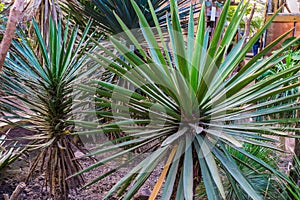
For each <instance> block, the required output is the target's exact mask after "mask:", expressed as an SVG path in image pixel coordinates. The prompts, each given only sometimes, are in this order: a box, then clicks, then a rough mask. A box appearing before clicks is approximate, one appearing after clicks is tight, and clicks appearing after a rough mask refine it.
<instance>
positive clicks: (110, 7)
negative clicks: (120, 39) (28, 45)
mask: <svg viewBox="0 0 300 200" xmlns="http://www.w3.org/2000/svg"><path fill="white" fill-rule="evenodd" d="M135 2H136V3H137V5H138V6H139V8H140V9H141V10H142V12H143V14H144V16H145V17H146V19H147V21H148V23H149V24H150V25H151V26H154V20H153V18H152V16H151V13H150V9H149V6H148V3H147V1H145V0H135ZM151 2H152V5H153V7H154V10H155V14H156V16H157V17H158V21H159V22H160V23H161V24H165V23H166V15H167V13H169V12H170V4H169V1H168V0H152V1H151ZM178 2H179V4H180V5H181V6H182V8H181V10H180V12H181V17H182V18H184V17H185V16H187V15H188V9H187V7H188V6H189V5H190V3H189V2H190V0H189V1H183V0H178ZM64 8H65V9H66V10H70V13H71V15H72V16H74V20H75V21H76V23H77V24H82V25H84V24H85V21H86V20H87V19H92V20H93V21H94V24H95V27H94V28H95V30H97V31H100V32H104V33H110V34H118V33H121V32H123V29H122V27H121V26H120V24H119V23H118V20H117V18H116V17H115V14H117V15H118V16H119V17H120V18H121V19H122V21H123V22H124V23H125V25H126V26H127V27H128V28H129V29H130V30H133V29H137V28H139V27H140V26H139V20H138V16H137V15H136V12H135V11H134V9H133V7H132V5H131V3H130V1H124V0H115V1H111V0H93V1H80V2H78V1H77V2H75V1H68V4H67V6H64ZM99 29H100V30H99Z"/></svg>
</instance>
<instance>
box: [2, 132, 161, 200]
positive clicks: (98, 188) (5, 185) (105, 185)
mask: <svg viewBox="0 0 300 200" xmlns="http://www.w3.org/2000/svg"><path fill="white" fill-rule="evenodd" d="M31 134H32V133H30V132H28V131H27V130H25V129H22V128H16V129H12V130H11V131H10V137H15V136H16V135H17V136H25V135H31ZM24 143H26V141H25V142H23V144H24ZM85 146H86V147H88V148H91V147H93V146H94V145H93V144H85ZM37 153H38V152H32V153H30V155H24V156H23V157H21V158H20V159H19V160H17V161H15V162H14V163H13V164H11V165H10V166H8V167H7V168H5V169H3V170H2V171H0V178H1V179H0V200H3V199H4V197H3V194H9V195H11V194H12V192H13V191H14V190H15V188H16V187H17V185H18V184H19V183H20V182H24V181H25V180H26V178H27V175H28V172H29V168H30V165H31V162H32V161H33V159H34V157H35V156H36V155H37ZM75 155H77V156H78V157H81V156H82V155H83V154H82V153H81V152H79V151H76V152H75ZM105 156H107V155H102V158H103V157H105ZM97 159H98V160H100V159H101V157H97ZM79 162H80V164H81V165H82V167H83V168H85V167H88V166H90V165H91V164H93V163H94V162H95V161H94V160H92V159H90V158H80V159H79ZM117 162H122V161H114V162H110V163H108V164H107V165H104V166H101V167H98V168H96V169H94V170H92V171H89V172H87V173H85V174H84V178H85V182H86V183H89V182H91V181H92V180H94V179H95V178H97V177H98V176H100V175H102V174H104V173H106V172H108V171H109V170H110V169H112V167H115V166H116V165H118V164H119V163H117ZM131 169H132V166H127V167H124V168H121V169H120V170H118V171H117V172H115V173H114V174H112V175H111V176H109V177H107V178H105V179H103V180H102V181H100V182H97V183H95V184H93V185H92V186H90V187H88V188H86V189H82V190H79V189H78V190H77V191H75V190H73V191H72V192H71V193H70V194H69V199H70V200H86V199H88V200H101V199H103V197H104V196H105V194H106V193H107V192H108V191H109V190H110V189H111V188H112V187H113V186H114V184H115V183H117V182H118V180H120V179H121V178H122V177H123V176H124V175H125V174H126V173H127V172H128V171H129V170H131ZM160 172H161V167H158V169H155V170H154V171H153V172H152V174H151V176H150V177H149V179H148V180H147V181H146V183H145V184H144V186H143V187H142V188H141V189H140V191H139V192H138V193H137V194H136V196H135V199H136V200H139V199H140V200H142V199H148V196H149V195H150V191H151V188H153V187H154V185H155V183H156V179H157V178H158V177H159V175H160ZM44 179H45V178H44V175H43V174H42V173H40V171H39V168H38V169H37V170H36V171H35V173H34V175H33V176H32V178H31V179H30V180H29V182H28V183H27V186H26V188H25V189H24V191H23V192H22V193H21V195H20V197H19V199H20V200H45V199H48V198H47V197H48V196H47V192H45V191H43V190H42V185H43V183H44ZM109 199H110V200H114V199H118V198H117V197H115V196H113V197H111V198H109Z"/></svg>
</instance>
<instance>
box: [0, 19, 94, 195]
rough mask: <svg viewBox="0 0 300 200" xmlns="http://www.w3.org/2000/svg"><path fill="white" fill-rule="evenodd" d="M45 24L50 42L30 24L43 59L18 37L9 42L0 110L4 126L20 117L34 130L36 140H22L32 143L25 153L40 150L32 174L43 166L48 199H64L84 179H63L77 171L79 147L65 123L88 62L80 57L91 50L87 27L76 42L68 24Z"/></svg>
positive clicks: (19, 35) (20, 35) (22, 38)
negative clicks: (76, 150)
mask: <svg viewBox="0 0 300 200" xmlns="http://www.w3.org/2000/svg"><path fill="white" fill-rule="evenodd" d="M49 24H50V26H49V37H48V38H43V37H42V35H41V32H40V30H39V28H38V25H37V23H36V22H35V21H33V25H34V31H35V36H36V39H37V40H36V41H37V42H38V44H37V46H38V47H39V49H40V50H41V54H38V55H37V54H36V52H35V51H34V50H33V46H34V47H36V45H35V44H32V41H31V40H30V39H27V38H25V36H24V34H22V32H19V33H18V37H19V40H15V41H13V43H12V50H11V51H10V56H9V57H7V58H6V62H5V67H4V68H3V73H2V74H1V81H2V83H1V91H3V92H4V93H5V94H6V95H7V96H9V97H8V98H6V99H5V100H3V99H1V106H2V107H4V108H6V112H10V116H9V118H6V120H7V121H8V122H10V118H21V119H22V121H24V122H26V121H27V122H28V123H27V126H25V128H27V129H30V130H34V131H35V134H34V135H31V136H27V137H23V138H21V139H23V140H24V139H28V140H29V141H30V143H29V145H28V148H29V150H34V149H39V154H38V155H37V157H36V159H35V161H34V162H33V164H32V166H31V171H30V174H31V172H32V171H33V170H34V169H35V168H37V167H38V166H39V161H41V162H40V165H41V170H42V171H44V172H45V175H46V185H45V188H47V189H49V188H50V194H49V195H50V197H51V198H55V199H67V196H68V192H69V189H71V188H75V187H78V186H80V184H82V181H83V179H82V177H77V178H75V179H70V180H66V178H67V177H68V176H70V175H72V174H73V173H76V172H77V171H78V170H80V169H81V167H80V165H79V163H78V161H77V160H75V156H74V152H73V150H74V147H76V145H77V144H75V143H74V141H73V140H72V136H71V135H70V134H69V133H70V132H71V131H72V130H71V129H70V124H68V123H67V120H69V119H71V117H72V112H71V111H72V92H73V84H74V82H75V81H76V78H78V77H79V76H80V74H78V69H80V68H81V67H82V66H83V65H85V64H86V63H87V61H86V59H85V58H86V55H85V54H84V52H86V51H87V50H88V49H89V48H90V47H89V40H88V38H87V32H88V28H89V26H90V24H89V25H88V26H87V28H86V30H85V31H84V32H83V33H82V35H81V38H80V39H78V37H77V36H78V35H77V33H78V28H72V29H69V26H68V24H67V25H66V28H65V30H64V31H63V30H62V27H61V23H58V25H56V24H55V23H53V21H52V20H51V21H50V23H49ZM45 40H47V41H48V42H47V43H48V44H49V46H46V42H45ZM39 55H41V57H39ZM19 139H20V138H19Z"/></svg>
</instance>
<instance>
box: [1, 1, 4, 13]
mask: <svg viewBox="0 0 300 200" xmlns="http://www.w3.org/2000/svg"><path fill="white" fill-rule="evenodd" d="M3 10H4V3H0V12H2V11H3Z"/></svg>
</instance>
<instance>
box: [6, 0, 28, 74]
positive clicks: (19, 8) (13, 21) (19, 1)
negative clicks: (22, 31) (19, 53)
mask: <svg viewBox="0 0 300 200" xmlns="http://www.w3.org/2000/svg"><path fill="white" fill-rule="evenodd" d="M26 4H27V3H26V1H24V0H15V2H14V4H13V6H12V7H11V10H10V12H9V17H8V22H7V27H6V30H5V33H4V36H3V39H2V42H1V44H0V72H1V71H2V67H3V65H4V61H5V58H6V55H7V52H8V50H9V47H10V44H11V41H12V39H13V37H14V35H15V31H16V27H17V23H18V22H19V21H20V20H21V17H22V13H23V11H24V9H25V5H26Z"/></svg>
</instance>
